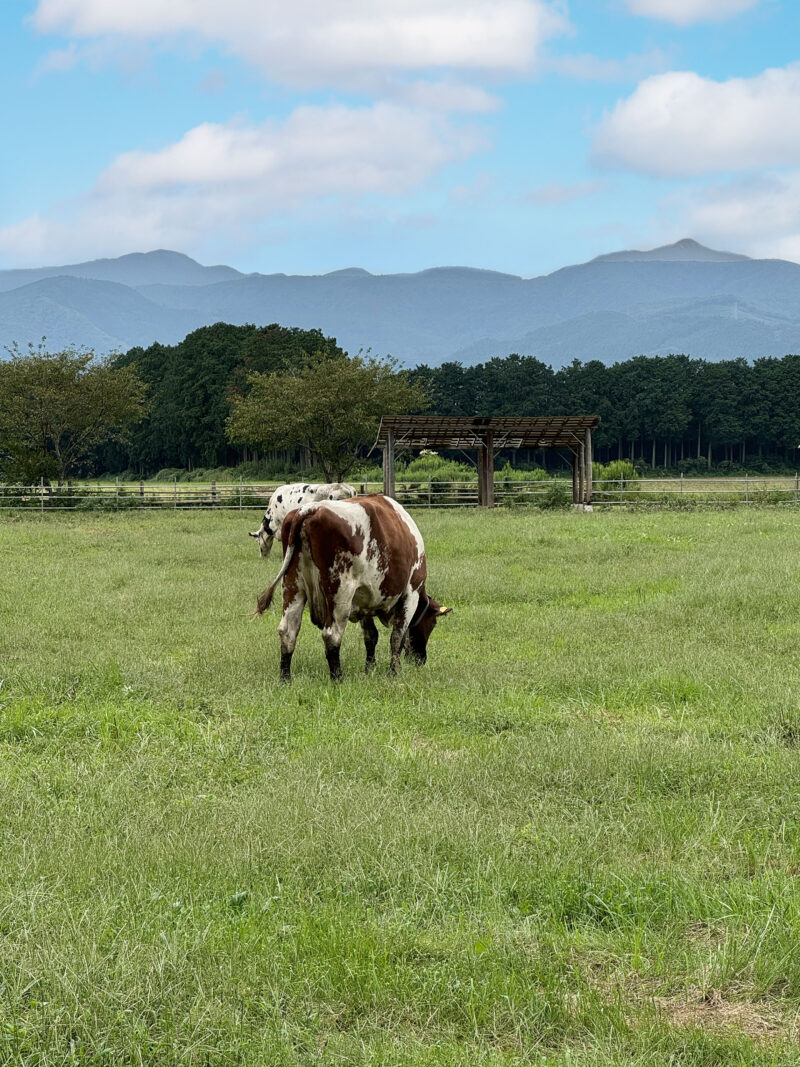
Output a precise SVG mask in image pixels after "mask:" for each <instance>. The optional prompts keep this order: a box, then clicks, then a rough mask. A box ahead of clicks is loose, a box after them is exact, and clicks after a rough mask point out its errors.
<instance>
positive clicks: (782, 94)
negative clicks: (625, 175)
mask: <svg viewBox="0 0 800 1067" xmlns="http://www.w3.org/2000/svg"><path fill="white" fill-rule="evenodd" d="M593 155H594V158H595V160H596V161H597V162H598V163H601V164H604V165H607V166H617V167H623V168H627V169H630V170H634V171H638V172H640V173H643V174H653V175H657V176H669V177H685V176H690V175H698V174H704V173H709V172H713V171H725V170H741V169H747V168H751V167H765V166H766V167H769V166H791V165H794V164H800V65H798V64H792V65H791V66H789V67H786V68H783V69H774V70H766V71H764V72H763V73H762V74H759V75H758V76H757V77H754V78H732V79H730V80H729V81H725V82H715V81H711V80H710V79H708V78H701V77H700V75H698V74H695V73H693V72H691V71H673V72H670V73H668V74H657V75H654V76H653V77H651V78H647V79H646V80H645V81H643V82H642V83H641V84H640V85H638V86H637V88H636V90H635V91H634V92H633V94H632V95H631V96H629V97H628V98H627V99H626V100H622V101H620V102H619V103H618V104H617V105H616V107H615V108H614V110H613V111H612V112H611V114H610V115H607V116H606V117H605V118H604V120H603V121H602V123H601V125H600V127H599V129H598V131H597V133H596V136H595V140H594V145H593Z"/></svg>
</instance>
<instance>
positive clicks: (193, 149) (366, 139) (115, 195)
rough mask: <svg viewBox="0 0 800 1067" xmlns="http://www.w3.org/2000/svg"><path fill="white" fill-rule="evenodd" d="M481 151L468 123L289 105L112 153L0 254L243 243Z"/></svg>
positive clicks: (40, 258)
mask: <svg viewBox="0 0 800 1067" xmlns="http://www.w3.org/2000/svg"><path fill="white" fill-rule="evenodd" d="M484 147H485V145H484V140H483V135H482V134H481V133H480V132H479V131H477V130H475V129H474V128H473V127H471V126H469V125H465V124H463V123H456V122H454V121H452V120H450V119H447V118H446V117H444V116H442V115H436V114H433V113H430V112H421V113H417V112H414V111H412V110H411V109H409V108H407V107H403V106H400V105H397V104H390V103H377V104H375V105H373V106H371V107H363V108H348V107H344V106H336V107H329V108H321V107H300V108H298V109H297V110H296V111H294V112H293V113H292V114H291V115H290V116H289V118H288V119H287V120H286V121H285V122H283V123H277V122H272V121H271V122H266V123H264V124H262V125H259V126H253V125H243V124H239V125H237V124H234V123H228V124H224V125H220V124H214V123H203V124H202V125H200V126H197V127H195V128H194V129H192V130H189V131H188V132H187V133H186V134H185V135H184V136H183V137H182V138H181V140H180V141H178V142H176V143H175V144H173V145H170V146H168V147H166V148H163V149H161V150H159V151H155V152H141V151H137V152H127V153H124V154H123V155H121V156H118V157H117V158H116V159H115V160H114V161H113V162H112V164H111V165H110V166H109V167H108V168H107V169H106V171H105V172H104V173H103V174H102V175H101V176H100V178H99V180H98V181H97V183H96V185H95V187H94V189H92V190H91V191H90V192H88V193H87V194H86V195H85V196H84V197H82V198H80V199H77V200H75V201H72V202H70V203H63V204H61V205H57V206H56V207H54V209H53V210H51V211H50V212H49V213H48V215H47V216H46V217H42V216H40V215H36V216H32V217H30V218H28V219H25V220H23V221H22V222H20V223H17V224H15V225H11V226H7V227H5V228H2V229H0V255H7V256H9V257H13V258H14V261H15V262H16V263H19V262H20V254H21V252H22V250H24V256H25V258H26V261H27V262H32V263H37V262H39V263H41V262H44V261H47V262H52V261H53V260H54V259H58V258H60V257H61V256H62V255H68V256H69V257H71V258H74V257H79V256H81V255H84V254H85V255H91V256H96V255H114V254H120V253H122V252H127V251H130V250H131V248H154V247H177V248H181V249H187V250H190V251H191V250H195V251H196V250H198V248H199V247H202V246H203V244H204V242H207V241H208V240H209V239H210V238H212V237H213V235H214V234H215V233H218V232H224V233H225V234H226V236H227V239H228V240H229V241H231V242H232V241H242V242H245V243H253V242H254V241H258V240H260V239H261V236H262V230H263V227H264V226H265V225H267V224H269V222H270V220H273V219H276V218H278V219H279V218H281V217H285V216H291V215H292V213H295V212H298V211H302V213H303V216H304V217H305V216H307V215H308V214H309V213H313V212H314V211H320V210H324V207H325V205H326V204H327V205H330V204H331V203H335V204H336V205H338V209H340V210H341V209H342V208H343V207H349V206H352V205H355V204H356V203H357V202H358V201H359V200H361V199H363V198H365V197H367V198H369V197H372V196H384V197H385V196H389V197H393V196H400V195H402V194H405V193H408V192H410V191H412V190H414V189H416V188H418V187H419V186H420V185H421V184H423V183H424V182H425V181H427V180H428V179H430V178H431V177H432V176H434V175H435V174H437V173H438V172H439V171H441V170H442V168H444V167H445V166H446V165H447V164H449V163H452V162H455V161H457V160H460V159H463V158H465V157H466V156H468V155H470V154H472V153H474V152H476V151H478V150H480V149H482V148H484Z"/></svg>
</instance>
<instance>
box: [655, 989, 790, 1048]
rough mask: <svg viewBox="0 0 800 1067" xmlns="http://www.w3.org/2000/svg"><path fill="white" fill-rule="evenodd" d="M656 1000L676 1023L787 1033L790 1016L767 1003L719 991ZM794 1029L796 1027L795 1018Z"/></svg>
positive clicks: (753, 1033)
mask: <svg viewBox="0 0 800 1067" xmlns="http://www.w3.org/2000/svg"><path fill="white" fill-rule="evenodd" d="M653 1003H654V1004H655V1005H656V1007H657V1008H658V1010H659V1012H660V1013H661V1014H662V1015H663V1016H664V1017H665V1018H666V1019H667V1020H668V1021H669V1022H670V1023H671V1024H672V1025H673V1026H690V1027H696V1028H698V1029H700V1030H736V1031H738V1032H739V1033H741V1034H746V1035H747V1037H750V1038H753V1039H761V1040H763V1039H765V1038H770V1037H778V1036H781V1035H785V1033H786V1029H787V1020H786V1019H785V1018H784V1017H783V1016H782V1015H781V1013H780V1012H779V1011H777V1010H776V1009H775V1008H772V1007H770V1006H769V1005H768V1004H754V1003H752V1002H749V1001H738V1000H726V999H725V997H724V996H723V995H722V994H721V993H719V992H717V991H710V992H707V993H705V994H702V995H701V994H698V995H697V997H696V998H691V999H689V1000H679V999H676V998H670V997H653ZM792 1030H793V1032H794V1031H795V1026H794V1020H792Z"/></svg>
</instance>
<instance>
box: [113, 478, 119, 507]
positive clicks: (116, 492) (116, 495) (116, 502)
mask: <svg viewBox="0 0 800 1067" xmlns="http://www.w3.org/2000/svg"><path fill="white" fill-rule="evenodd" d="M114 507H115V508H119V478H114Z"/></svg>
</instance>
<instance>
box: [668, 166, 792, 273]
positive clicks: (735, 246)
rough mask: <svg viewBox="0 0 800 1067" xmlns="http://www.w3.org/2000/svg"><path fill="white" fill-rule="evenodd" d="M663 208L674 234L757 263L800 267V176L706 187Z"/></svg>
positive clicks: (772, 176)
mask: <svg viewBox="0 0 800 1067" xmlns="http://www.w3.org/2000/svg"><path fill="white" fill-rule="evenodd" d="M665 206H666V207H667V209H668V210H669V213H670V214H671V215H672V216H673V217H674V218H675V219H676V223H675V224H674V225H676V226H677V229H676V231H675V232H678V230H680V232H681V233H684V232H686V233H691V234H693V235H695V236H696V237H697V238H698V240H701V241H702V242H703V243H705V244H709V245H712V246H714V247H721V248H727V249H730V250H732V251H735V252H746V253H747V254H748V255H751V256H755V257H757V258H778V259H791V260H796V261H800V171H796V170H793V171H788V172H785V173H783V174H775V173H771V174H764V175H759V176H758V177H753V178H747V179H740V180H738V181H735V182H731V183H729V184H715V185H711V186H707V187H706V188H704V189H702V190H699V191H697V190H692V191H691V192H689V193H683V194H681V195H680V196H679V197H673V198H671V199H670V201H668V203H667V204H666V205H665Z"/></svg>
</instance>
